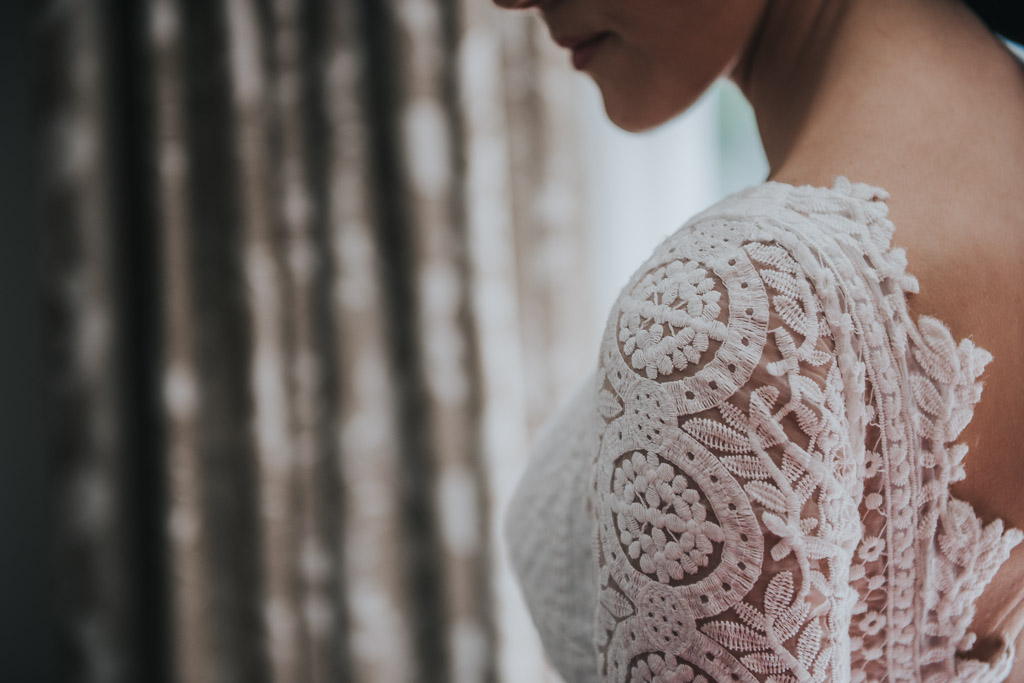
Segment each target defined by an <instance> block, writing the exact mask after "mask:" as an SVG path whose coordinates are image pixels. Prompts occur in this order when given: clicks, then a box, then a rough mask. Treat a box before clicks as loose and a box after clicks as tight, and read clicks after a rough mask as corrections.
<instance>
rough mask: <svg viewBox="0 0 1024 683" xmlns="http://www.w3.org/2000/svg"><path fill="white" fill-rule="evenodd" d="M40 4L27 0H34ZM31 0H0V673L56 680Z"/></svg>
mask: <svg viewBox="0 0 1024 683" xmlns="http://www.w3.org/2000/svg"><path fill="white" fill-rule="evenodd" d="M36 4H41V3H31V5H32V6H34V5H36ZM34 11H35V10H34V9H31V10H30V2H29V1H28V0H24V1H22V0H3V1H2V2H0V679H2V680H4V681H12V682H17V683H21V682H22V681H25V682H28V681H53V680H55V678H54V676H55V671H56V669H55V667H54V658H55V657H56V653H55V647H54V641H53V639H52V633H53V630H52V628H51V625H52V619H53V610H52V609H51V606H50V602H49V601H50V598H51V595H52V591H51V586H52V576H53V575H52V565H51V562H50V561H49V559H50V541H51V537H50V534H49V533H48V528H49V524H48V520H47V515H48V509H49V505H48V503H49V499H48V487H47V478H48V470H47V466H46V458H45V452H44V449H43V447H42V441H43V438H42V437H43V422H42V419H41V411H40V406H41V392H40V389H41V382H42V366H41V362H40V356H39V348H40V332H39V320H40V310H39V300H40V286H39V276H38V264H39V258H38V256H39V253H38V251H39V244H38V235H37V231H36V230H34V228H33V225H32V206H33V204H32V202H33V187H32V177H33V175H34V173H33V168H32V163H33V160H32V147H31V135H32V131H31V127H30V121H31V116H30V106H29V85H30V82H29V79H30V77H31V73H30V69H31V64H30V60H29V49H30V41H31V39H32V32H31V31H32V23H31V19H32V16H31V14H32V12H34Z"/></svg>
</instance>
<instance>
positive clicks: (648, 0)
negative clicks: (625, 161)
mask: <svg viewBox="0 0 1024 683" xmlns="http://www.w3.org/2000/svg"><path fill="white" fill-rule="evenodd" d="M495 1H496V2H497V3H498V4H499V5H501V6H504V7H510V8H511V7H519V8H524V7H533V8H535V9H536V10H537V11H538V13H539V15H540V17H541V19H543V21H544V22H545V23H546V24H547V25H548V26H549V28H550V29H551V32H552V34H553V35H554V36H555V37H563V36H565V35H577V34H586V33H591V32H598V31H611V32H613V35H612V36H611V38H610V39H609V40H608V41H607V42H606V44H605V45H603V46H602V47H601V49H600V50H598V52H597V53H596V54H595V55H594V58H593V60H592V61H591V63H590V64H589V65H588V66H587V67H586V69H585V72H586V74H587V75H588V76H589V77H591V78H592V79H593V80H594V82H595V83H596V84H597V86H598V87H599V88H600V90H601V94H602V97H603V100H604V106H605V111H606V113H607V115H608V118H609V119H610V120H611V121H612V122H613V123H615V124H616V125H617V126H619V127H620V128H622V129H623V130H627V131H631V132H640V131H644V130H648V129H650V128H653V127H656V126H658V125H660V124H661V123H664V122H665V121H668V120H669V119H671V118H674V117H675V116H677V115H678V114H680V113H682V112H683V111H685V110H686V109H688V108H689V107H690V106H691V105H692V104H693V103H694V102H695V101H696V100H697V99H698V98H699V97H700V95H701V94H702V93H703V92H704V91H705V90H706V88H707V87H708V86H709V85H710V84H711V83H712V82H714V80H715V79H716V78H718V77H726V78H729V79H730V80H732V81H733V82H735V83H736V84H737V85H738V86H739V88H740V89H741V90H742V92H743V94H744V95H745V96H746V97H747V99H748V100H749V101H750V103H751V105H752V106H753V109H754V113H755V116H756V118H757V123H758V128H759V130H760V133H761V138H762V142H763V144H764V147H765V152H766V155H767V158H768V163H769V166H770V173H769V179H770V180H778V181H782V182H788V183H791V184H794V185H805V184H811V185H818V186H831V185H832V182H833V181H834V179H835V177H836V175H840V174H842V175H845V176H847V177H848V178H850V179H851V180H853V181H855V182H856V181H861V182H867V183H870V184H872V185H876V186H880V187H883V188H885V189H886V190H888V191H889V193H890V194H891V197H890V199H889V200H888V204H889V207H890V212H889V218H890V219H891V220H892V221H893V223H894V225H895V226H896V227H895V232H894V235H893V243H894V245H895V246H902V247H904V248H905V249H906V252H907V261H908V266H907V269H908V271H909V272H910V273H913V274H914V275H915V276H917V279H918V281H919V282H920V285H921V290H920V293H918V294H910V295H908V297H907V300H908V305H909V307H910V310H911V315H912V316H913V317H915V318H917V317H919V316H921V315H931V316H935V317H937V318H939V319H940V320H942V321H943V322H945V323H946V324H947V325H948V326H949V328H950V331H951V332H952V334H953V337H954V338H955V339H957V340H960V339H963V338H968V337H969V338H971V339H973V340H974V342H975V343H976V344H977V345H979V346H981V347H983V348H985V349H987V350H988V351H990V352H991V353H992V355H993V357H994V360H993V361H992V362H991V363H990V364H989V365H988V366H987V367H986V369H985V372H984V374H983V375H982V380H983V382H984V392H983V395H982V400H981V401H980V402H979V403H978V404H977V406H976V408H975V414H974V418H973V420H972V421H971V423H970V424H969V425H968V426H967V427H966V428H965V429H964V431H963V432H962V433H961V434H960V436H959V437H958V438H957V439H956V440H957V441H958V442H964V443H967V444H968V446H969V448H970V453H969V455H968V456H967V458H966V460H965V463H964V464H965V468H966V471H967V478H966V479H965V480H964V481H961V482H957V483H954V484H953V485H952V492H953V495H955V496H956V497H958V498H961V499H963V500H966V501H967V502H969V503H971V504H972V505H973V506H974V509H975V510H976V512H977V513H978V514H979V515H980V516H981V517H982V520H983V521H984V522H986V523H987V522H988V521H990V520H993V519H995V518H1001V519H1003V520H1004V521H1005V522H1006V523H1007V524H1008V525H1009V526H1015V527H1017V528H1021V529H1024V495H1021V489H1022V482H1024V450H1022V447H1021V446H1020V444H1022V443H1024V420H1022V419H1021V417H1020V416H1021V414H1022V413H1024V354H1022V353H1021V351H1022V342H1021V340H1022V339H1024V220H1022V218H1021V217H1022V216H1024V192H1022V191H1021V188H1022V187H1024V125H1021V122H1024V69H1022V68H1021V66H1020V65H1019V64H1018V63H1017V62H1016V61H1015V60H1014V58H1013V56H1012V55H1011V54H1010V53H1009V51H1008V50H1007V49H1006V48H1005V46H1004V45H1003V44H1002V43H1001V42H1000V41H998V39H996V38H995V37H994V36H993V35H992V34H991V32H990V31H989V30H988V29H987V28H986V27H985V26H984V24H982V23H981V21H980V20H978V19H977V17H975V16H974V15H973V14H972V13H971V12H970V10H969V9H967V8H966V7H965V6H964V5H962V4H961V3H960V2H959V1H957V0H900V2H892V0H826V1H823V0H645V1H644V2H643V3H637V2H633V1H631V0H540V1H539V2H538V0H520V2H519V4H518V5H517V4H516V1H515V0H495ZM1021 587H1024V543H1022V544H1020V545H1018V546H1017V548H1015V549H1014V551H1013V553H1012V554H1011V556H1010V559H1009V560H1008V561H1007V562H1006V563H1005V564H1004V565H1003V566H1002V567H1001V568H1000V570H999V572H998V573H997V574H996V576H995V578H994V580H993V581H992V583H991V584H990V585H989V586H988V587H987V588H986V590H985V592H984V593H983V594H982V595H981V596H980V598H979V599H978V601H977V603H976V604H977V612H976V614H975V618H974V621H973V623H972V626H971V628H972V630H974V631H976V632H977V633H979V634H996V633H1001V634H1003V635H1004V636H1005V637H1006V638H1007V639H1009V640H1014V639H1016V641H1017V650H1018V652H1024V630H1022V626H1024V600H1022V598H1024V596H1022V595H1021V591H1022V588H1021ZM996 645H998V643H997V642H995V641H994V640H993V641H984V640H983V641H981V642H980V643H979V645H978V646H977V647H976V648H975V650H974V652H973V653H972V654H974V655H975V656H979V657H985V656H987V654H989V653H990V652H991V650H992V649H993V648H994V647H995V646H996ZM1008 680H1024V657H1018V658H1017V663H1016V664H1015V667H1014V670H1013V672H1012V673H1011V675H1010V677H1009V679H1008Z"/></svg>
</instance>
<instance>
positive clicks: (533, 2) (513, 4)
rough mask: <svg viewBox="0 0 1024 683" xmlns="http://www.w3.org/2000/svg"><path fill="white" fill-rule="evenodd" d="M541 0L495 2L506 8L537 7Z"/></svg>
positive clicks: (495, 0) (500, 0)
mask: <svg viewBox="0 0 1024 683" xmlns="http://www.w3.org/2000/svg"><path fill="white" fill-rule="evenodd" d="M540 3H541V0H494V4H495V5H497V6H498V7H504V8H505V9H529V8H531V7H536V6H537V5H539V4H540Z"/></svg>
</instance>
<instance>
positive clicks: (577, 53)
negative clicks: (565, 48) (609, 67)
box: [572, 33, 608, 70]
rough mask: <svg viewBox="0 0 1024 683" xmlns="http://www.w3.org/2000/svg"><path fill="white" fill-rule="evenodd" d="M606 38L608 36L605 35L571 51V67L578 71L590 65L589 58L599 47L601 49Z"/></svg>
mask: <svg viewBox="0 0 1024 683" xmlns="http://www.w3.org/2000/svg"><path fill="white" fill-rule="evenodd" d="M607 38H608V34H607V33H605V34H604V35H602V36H600V37H599V38H594V39H593V40H590V41H587V43H586V44H584V45H581V46H580V47H578V48H576V49H575V50H573V51H572V65H573V66H574V67H576V68H577V69H580V70H583V69H585V68H586V67H587V64H589V63H590V60H591V58H592V57H593V56H594V53H595V52H596V51H597V49H598V48H599V47H601V45H602V44H604V41H605V40H606V39H607Z"/></svg>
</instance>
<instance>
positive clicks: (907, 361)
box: [508, 177, 1022, 683]
mask: <svg viewBox="0 0 1024 683" xmlns="http://www.w3.org/2000/svg"><path fill="white" fill-rule="evenodd" d="M887 196H888V195H887V194H886V193H885V192H884V191H883V190H881V189H880V188H875V187H871V186H868V185H864V184H851V183H850V182H849V181H848V180H847V179H846V178H843V177H839V178H837V180H836V182H835V184H834V186H833V187H831V188H817V187H809V186H808V187H800V188H797V187H793V186H790V185H786V184H782V183H774V182H768V183H764V184H762V185H758V186H755V187H752V188H748V189H747V190H744V191H741V192H739V193H736V194H734V195H731V196H730V197H727V198H726V199H724V200H722V201H721V202H719V203H717V204H716V205H714V206H712V207H711V208H709V209H708V210H706V211H704V212H703V213H701V214H699V215H697V216H695V217H694V218H693V219H691V220H690V221H689V222H688V223H687V224H686V225H685V226H683V227H682V228H681V229H680V230H679V231H677V232H676V233H674V234H673V235H672V236H671V237H669V238H667V239H666V240H665V241H664V242H663V243H662V244H661V245H660V246H659V247H658V248H657V249H656V250H655V252H654V253H653V254H652V256H651V257H650V258H649V259H648V260H647V262H646V263H645V264H644V265H643V266H641V268H639V269H638V270H637V272H636V274H635V275H634V276H633V278H631V280H630V282H629V283H627V285H626V286H625V287H624V288H623V290H622V292H621V294H620V296H619V298H618V300H617V302H616V304H615V306H614V307H613V309H612V311H611V314H610V316H609V319H608V323H607V327H606V330H605V335H604V339H603V341H602V345H601V353H600V358H599V362H598V366H597V368H596V374H595V375H594V376H593V378H592V379H593V385H592V387H591V391H590V396H589V400H587V401H586V402H585V403H580V402H581V401H582V400H583V398H585V397H586V392H583V393H581V394H580V396H578V397H577V398H576V399H575V401H576V403H578V404H580V406H581V407H577V408H576V409H575V410H573V411H568V413H572V414H575V415H577V417H576V418H574V420H575V422H576V424H577V425H579V424H586V425H591V426H590V427H587V428H586V429H593V430H594V431H595V432H596V433H595V434H594V435H593V438H592V439H591V440H590V441H586V440H582V441H581V440H579V439H577V440H575V442H576V443H584V442H585V443H588V444H589V445H587V446H577V447H576V448H570V449H568V451H567V452H568V453H572V454H573V456H572V459H573V462H575V463H576V467H577V471H579V470H580V469H582V472H580V474H579V475H578V476H582V477H586V478H587V481H588V483H589V484H590V485H591V488H588V489H585V490H584V493H580V494H578V495H575V496H573V495H572V494H571V493H570V491H571V489H569V490H566V489H565V488H563V489H562V491H561V494H560V495H561V498H559V499H560V500H563V501H565V502H564V505H563V507H564V510H565V511H566V512H565V514H564V515H563V516H562V517H559V518H558V519H565V520H567V521H566V523H563V524H561V525H559V524H547V525H528V524H527V525H524V524H521V523H520V524H517V523H515V522H513V521H512V520H518V519H524V518H525V516H526V515H528V514H530V513H531V511H532V514H533V515H534V517H536V516H537V513H536V510H535V509H534V508H536V505H537V501H538V500H539V497H542V491H543V489H544V487H545V485H546V484H545V482H549V481H551V480H552V479H553V478H552V477H546V478H537V477H533V478H530V477H529V476H528V477H526V478H524V480H523V482H524V483H523V484H521V485H520V490H519V491H518V492H517V497H516V499H515V500H514V501H513V505H512V507H511V508H510V509H509V512H508V516H509V520H510V523H509V536H510V542H511V546H512V550H513V553H512V554H513V559H514V561H515V563H516V567H517V570H518V571H519V574H520V578H521V580H522V581H523V589H524V593H525V594H526V596H527V601H528V603H530V607H531V610H532V612H533V615H534V618H535V620H537V621H538V624H540V623H542V622H544V623H552V620H553V616H552V614H551V612H554V611H558V610H561V612H562V614H561V618H563V619H565V618H567V619H569V620H572V619H574V618H575V619H577V620H581V619H586V618H587V617H573V615H579V614H587V615H589V618H590V619H591V621H590V623H588V624H586V625H583V624H580V625H579V627H578V628H576V629H565V630H562V631H554V632H549V633H545V632H544V629H543V628H542V629H541V631H542V637H544V639H545V646H546V648H547V649H548V651H549V652H561V651H564V649H565V648H566V647H570V646H571V647H574V648H575V649H576V650H577V651H579V650H580V649H581V648H584V646H583V645H582V644H581V642H580V641H581V639H582V638H583V637H585V636H589V637H590V638H592V649H591V653H592V654H593V656H594V668H593V675H592V676H591V675H588V673H587V672H586V670H585V669H586V667H583V668H582V669H581V668H580V667H579V665H578V664H577V665H575V666H574V668H573V670H572V671H567V670H566V668H565V667H562V673H563V675H565V676H566V678H567V681H569V683H572V681H574V680H579V681H584V680H601V681H670V680H671V681H676V680H679V681H699V680H707V681H775V682H778V683H781V682H782V681H826V680H827V681H832V680H836V681H844V680H854V681H895V680H908V681H919V680H925V681H951V680H964V681H966V680H978V681H987V680H992V681H997V680H1003V679H1004V678H1005V676H1006V672H1007V671H1008V670H1009V665H1010V663H1012V658H1013V650H1012V645H1008V646H1007V647H1006V648H1005V649H1004V650H1003V651H1002V652H1000V653H999V654H998V655H997V656H996V657H995V658H994V659H993V660H991V661H988V662H980V661H976V660H970V659H966V658H965V657H963V656H962V655H961V654H958V651H961V652H962V651H964V650H966V649H968V648H969V646H970V643H971V638H972V636H971V635H970V634H968V633H967V632H966V631H967V627H968V625H969V624H970V621H971V618H972V617H973V612H974V601H975V600H976V598H977V596H978V595H979V594H980V593H981V591H982V589H983V588H984V586H985V585H986V584H987V583H988V582H989V580H990V579H991V577H992V575H993V574H994V573H995V571H996V569H998V567H999V565H1000V564H1001V563H1002V562H1003V561H1004V560H1005V559H1006V558H1007V557H1008V555H1009V551H1010V549H1011V548H1012V547H1013V546H1014V545H1015V544H1016V543H1018V542H1019V541H1020V540H1021V538H1022V534H1021V533H1020V532H1018V531H1017V530H1010V531H1006V532H1004V529H1003V525H1002V524H1001V523H1000V522H998V521H997V522H994V523H992V524H990V525H988V526H987V527H984V528H983V527H982V525H981V523H980V520H979V519H978V518H977V516H976V515H975V514H974V512H973V510H972V509H971V507H970V506H969V505H968V504H966V503H964V502H962V501H958V500H956V499H954V498H952V497H951V496H950V495H949V484H950V482H952V481H956V480H957V478H958V477H962V473H963V471H962V468H961V467H960V463H961V461H962V459H963V457H964V456H965V454H966V450H967V449H966V446H964V445H962V444H955V443H953V442H954V440H955V439H956V437H957V435H958V434H959V433H960V431H961V430H962V429H963V427H964V426H965V425H966V424H967V423H968V422H969V420H970V418H971V416H972V414H973V406H974V404H975V403H976V402H977V401H978V399H979V397H980V393H981V383H980V381H979V375H980V373H981V372H982V370H983V368H984V366H985V364H986V363H987V362H988V361H989V360H990V359H991V356H990V355H989V354H988V352H986V351H985V350H983V349H980V348H977V347H975V346H974V345H973V343H972V342H971V341H970V340H962V341H960V343H959V344H957V343H956V342H955V340H953V338H952V336H951V335H950V333H949V331H948V329H947V328H946V327H945V325H943V324H942V323H941V322H940V321H938V320H937V319H934V318H929V317H922V318H921V319H920V320H918V321H916V322H915V321H912V320H911V319H910V316H909V314H908V312H907V306H906V300H905V292H908V291H916V288H917V281H916V279H915V278H913V276H911V275H909V274H907V273H906V259H905V257H904V254H903V252H902V250H901V249H893V248H892V247H891V236H892V232H893V226H892V224H891V222H889V221H888V219H887V218H886V216H887V212H888V208H887V206H886V204H885V203H884V200H885V199H886V198H887ZM563 412H566V411H563ZM562 419H563V420H564V417H563V418H562ZM571 428H572V427H571V426H570V425H569V424H566V423H565V422H564V421H563V422H561V423H559V422H555V421H552V423H551V424H549V425H548V426H547V427H546V434H547V436H546V438H545V440H544V444H543V445H542V444H541V443H540V442H538V446H537V449H536V452H535V453H534V454H533V459H532V461H531V466H530V469H531V471H536V469H537V468H538V467H541V466H543V467H547V468H548V469H551V468H553V467H554V468H556V469H557V468H559V467H562V465H561V464H559V458H563V459H565V458H566V455H565V453H566V451H563V452H562V453H559V451H558V448H557V446H556V444H557V442H558V439H557V437H556V436H554V435H557V434H558V433H559V432H560V431H562V430H569V429H571ZM581 462H582V463H589V466H588V467H585V468H580V465H579V463H581ZM540 463H544V465H540ZM524 484H525V486H524ZM587 521H589V525H587V524H586V523H585V522H587ZM573 528H574V529H575V534H578V533H580V531H581V530H582V529H584V528H585V529H587V531H588V532H591V533H592V534H593V537H592V540H593V553H592V555H591V557H590V558H589V560H590V564H589V566H585V565H584V560H579V559H577V561H576V562H575V564H572V565H568V566H567V565H566V564H565V562H564V559H565V556H564V551H562V550H561V548H563V547H565V548H571V547H578V544H577V540H578V539H576V540H574V532H573V531H572V529H573ZM541 546H544V547H545V548H547V549H548V550H547V551H546V552H545V553H542V554H538V553H537V552H536V550H537V548H539V547H541ZM578 556H579V553H577V557H578ZM556 557H561V558H562V560H563V561H561V565H560V566H562V567H563V571H564V570H565V568H566V567H568V569H569V570H570V571H572V572H573V574H572V575H573V576H574V578H576V579H578V580H576V581H573V582H571V585H574V586H577V588H576V589H570V591H569V595H568V596H567V598H566V600H565V601H563V602H562V604H561V605H559V604H552V603H550V602H545V601H538V600H531V596H536V595H538V594H542V593H544V592H545V590H550V586H549V585H548V583H549V582H550V580H551V579H550V577H551V576H554V575H555V573H554V572H546V571H545V567H551V566H552V563H554V564H558V561H556V560H555V559H554V558H556ZM526 566H530V567H532V569H531V571H530V572H529V573H527V572H524V567H526ZM565 605H570V606H571V608H569V609H566V607H565ZM554 621H557V619H554ZM563 634H564V635H563ZM573 634H575V635H573ZM569 639H572V642H570V641H569ZM555 659H556V661H557V659H558V658H557V657H555ZM701 677H703V679H702V678H701Z"/></svg>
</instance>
